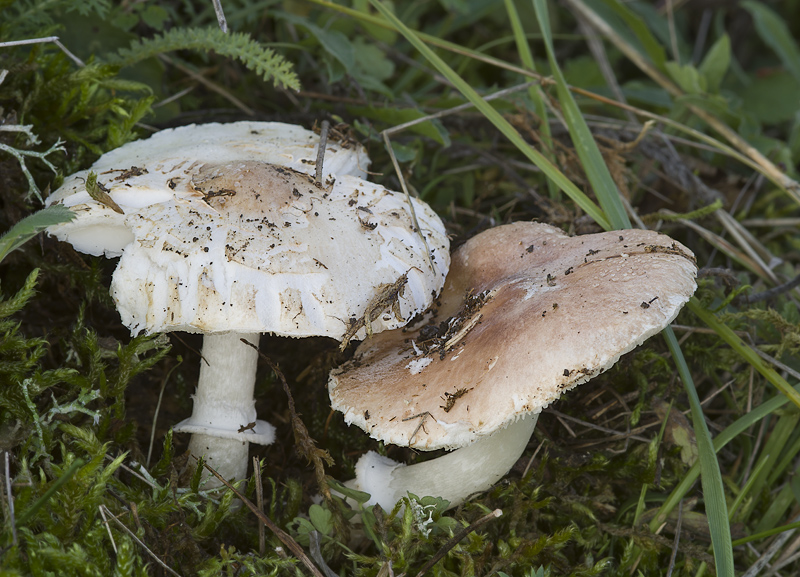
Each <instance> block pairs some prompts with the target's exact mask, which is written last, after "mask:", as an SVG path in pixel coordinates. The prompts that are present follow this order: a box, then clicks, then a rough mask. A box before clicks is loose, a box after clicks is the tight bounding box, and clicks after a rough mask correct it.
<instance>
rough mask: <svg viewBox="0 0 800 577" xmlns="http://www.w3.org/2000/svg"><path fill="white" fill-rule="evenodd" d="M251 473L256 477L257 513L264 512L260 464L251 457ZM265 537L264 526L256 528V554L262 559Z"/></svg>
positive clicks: (265, 547)
mask: <svg viewBox="0 0 800 577" xmlns="http://www.w3.org/2000/svg"><path fill="white" fill-rule="evenodd" d="M253 471H254V472H255V475H256V505H257V506H258V510H259V511H264V487H263V485H262V480H261V463H259V461H258V457H253ZM266 538H267V536H266V533H265V532H264V524H263V523H262V524H260V525H259V526H258V554H259V555H261V556H262V557H263V556H264V553H266V551H267V540H266Z"/></svg>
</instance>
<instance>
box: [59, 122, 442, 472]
mask: <svg viewBox="0 0 800 577" xmlns="http://www.w3.org/2000/svg"><path fill="white" fill-rule="evenodd" d="M318 142H319V138H318V137H317V136H316V135H315V134H314V133H312V132H310V131H307V130H304V129H302V128H299V127H295V126H289V125H285V124H279V123H261V122H239V123H233V124H210V125H202V126H187V127H183V128H177V129H174V130H165V131H163V132H159V133H157V134H155V135H154V136H152V137H151V138H149V139H147V140H142V141H138V142H134V143H131V144H129V145H126V146H124V147H122V148H119V149H117V150H114V151H112V152H110V153H108V154H106V155H104V156H102V157H101V158H100V159H99V160H98V161H97V163H95V165H94V166H93V167H92V168H91V171H92V172H94V173H97V175H98V182H99V181H100V180H102V181H103V183H102V184H99V185H98V186H97V188H98V189H99V193H98V190H93V191H92V190H89V191H87V188H90V189H91V185H90V186H87V185H86V181H87V180H89V173H88V171H83V172H81V173H77V174H75V175H73V176H72V177H70V178H69V179H67V181H66V182H65V184H64V185H63V186H62V187H61V188H60V189H59V190H57V191H56V192H55V193H54V194H53V195H52V196H51V197H50V199H48V202H49V204H63V205H65V206H68V207H70V208H71V209H72V210H73V211H74V212H75V213H76V214H77V218H76V219H75V220H74V221H73V222H71V223H68V224H64V225H58V226H55V227H51V228H50V229H49V233H50V234H52V235H54V236H56V237H58V238H59V239H61V240H66V241H68V242H71V243H72V244H73V245H74V246H75V248H76V249H78V250H80V251H83V252H88V253H90V254H94V255H100V254H105V255H106V256H108V257H113V256H121V258H120V261H119V265H118V266H117V269H116V270H115V272H114V274H113V277H112V283H111V294H112V296H113V298H114V300H115V302H116V304H117V309H118V311H119V313H120V316H121V318H122V322H123V324H125V325H126V326H127V327H128V328H130V329H131V332H132V334H134V335H135V334H138V333H141V332H144V333H147V334H150V333H155V332H164V331H188V332H199V333H203V334H204V335H205V336H204V340H203V350H202V356H203V360H202V362H201V368H200V377H199V381H198V385H197V393H196V395H195V396H194V410H193V413H192V416H191V417H190V418H188V419H186V420H184V421H183V422H181V423H179V424H178V425H177V426H175V427H174V430H175V431H178V432H189V433H192V434H193V436H192V439H191V441H190V446H189V447H190V450H191V452H192V454H193V455H195V456H200V455H205V456H206V459H207V460H208V461H209V462H210V464H211V466H213V467H214V468H215V469H217V470H218V471H219V473H220V474H221V475H223V476H224V477H226V478H241V477H243V476H244V475H245V474H246V471H247V452H248V444H249V443H260V444H269V443H271V442H272V441H273V439H274V428H273V427H272V426H271V425H269V424H268V423H266V422H264V421H261V420H258V419H257V418H256V411H255V401H254V399H253V389H254V384H255V374H256V364H257V359H258V353H257V351H256V350H254V349H253V347H250V346H247V344H245V343H242V342H241V341H242V340H244V341H247V342H249V343H251V344H255V345H257V344H258V338H259V333H262V332H270V333H273V334H276V335H281V336H291V337H305V336H312V335H316V336H328V337H332V338H335V339H338V340H343V339H344V340H349V339H350V338H363V337H364V335H365V334H366V333H367V332H369V333H373V332H374V333H377V332H380V331H382V330H385V329H388V328H395V327H399V326H402V325H403V324H405V322H406V321H407V320H408V319H410V318H411V317H413V316H414V315H415V314H417V312H419V311H423V310H425V308H427V307H428V305H429V304H430V303H431V301H432V299H433V297H434V296H435V295H436V294H437V293H438V292H439V290H440V289H441V287H442V284H443V283H444V276H445V274H446V272H447V268H448V265H449V253H448V241H447V238H446V236H445V231H444V228H443V226H442V223H441V221H440V220H439V218H438V217H437V216H436V215H435V213H434V212H433V211H432V210H431V209H430V208H429V207H428V206H427V205H425V204H424V203H422V202H419V201H416V200H412V202H413V203H414V208H415V211H416V215H417V219H418V221H419V223H420V227H421V229H422V230H421V232H415V228H414V227H413V226H412V224H411V222H412V219H411V216H410V214H409V211H408V202H407V200H406V198H405V197H404V196H403V195H402V194H399V193H395V192H392V191H390V190H387V189H385V188H383V187H382V186H380V185H377V184H373V183H370V182H367V181H365V180H363V179H362V178H360V177H359V176H358V175H363V168H365V167H366V166H367V164H368V158H367V156H366V154H365V153H364V151H363V149H362V148H361V147H360V146H358V145H355V146H350V147H349V148H348V147H346V146H345V145H344V144H342V143H330V142H329V144H328V147H327V149H326V153H325V161H324V172H323V179H322V182H319V183H318V182H316V181H315V180H314V179H313V178H312V177H311V176H310V175H309V173H311V172H313V171H314V169H315V161H314V159H315V158H316V147H317V144H318ZM337 171H339V172H337ZM348 172H351V173H356V174H357V175H355V176H354V175H350V174H347V173H348ZM90 192H91V193H92V194H90ZM426 245H427V246H426Z"/></svg>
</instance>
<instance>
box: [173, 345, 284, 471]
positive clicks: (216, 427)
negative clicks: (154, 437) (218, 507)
mask: <svg viewBox="0 0 800 577" xmlns="http://www.w3.org/2000/svg"><path fill="white" fill-rule="evenodd" d="M258 337H259V335H258V333H224V334H213V335H212V334H209V335H206V336H205V337H203V354H202V360H201V364H200V378H199V380H198V382H197V392H196V394H195V395H194V396H193V397H192V398H193V399H194V409H193V411H192V416H191V417H190V418H188V419H186V420H185V421H182V422H181V423H179V424H178V425H177V426H175V428H174V430H175V431H178V432H185V433H192V439H191V441H190V442H189V451H190V452H191V454H192V455H194V456H195V457H200V456H201V455H202V456H204V457H205V459H206V462H207V463H208V464H209V465H210V466H211V467H213V468H214V469H215V470H216V471H217V472H218V473H219V474H220V475H222V476H223V477H225V478H226V479H231V478H235V479H241V478H243V477H245V476H246V475H247V462H248V459H247V456H248V455H247V454H248V448H249V445H250V443H259V444H262V445H268V444H270V443H272V441H273V440H274V439H275V428H274V427H273V426H272V425H270V424H269V423H266V422H264V421H259V420H257V419H256V407H255V399H254V398H253V390H254V388H255V382H256V365H257V363H258V351H257V350H256V349H254V348H253V347H250V346H247V345H246V344H244V343H243V342H241V339H245V340H247V341H248V342H251V343H256V344H257V343H258ZM212 483H213V482H212Z"/></svg>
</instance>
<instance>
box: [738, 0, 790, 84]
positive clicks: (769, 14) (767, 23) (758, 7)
mask: <svg viewBox="0 0 800 577" xmlns="http://www.w3.org/2000/svg"><path fill="white" fill-rule="evenodd" d="M741 6H742V8H744V9H745V10H747V11H748V12H750V15H751V16H752V17H753V23H754V24H755V26H756V31H757V32H758V35H759V36H761V39H762V40H763V41H764V43H765V44H766V45H767V46H769V47H770V48H772V49H773V50H774V51H775V53H776V54H777V55H778V57H779V58H780V59H781V62H782V63H783V65H784V66H785V67H786V69H787V70H788V71H789V72H790V73H791V74H792V76H794V77H795V78H796V79H797V80H798V81H800V48H798V46H797V42H795V40H794V38H793V37H792V33H791V32H790V31H789V28H788V26H786V22H784V21H783V19H781V17H780V16H779V15H778V14H777V13H775V12H773V11H772V9H771V8H768V7H767V6H766V5H765V4H763V3H761V2H754V1H753V0H746V1H745V2H742V3H741Z"/></svg>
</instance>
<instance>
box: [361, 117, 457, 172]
mask: <svg viewBox="0 0 800 577" xmlns="http://www.w3.org/2000/svg"><path fill="white" fill-rule="evenodd" d="M347 111H348V112H349V113H350V114H352V115H353V116H364V117H366V118H371V119H374V120H379V121H381V122H384V123H386V124H387V125H389V126H398V125H400V124H405V123H407V122H413V121H414V120H419V119H420V118H424V117H426V116H427V114H426V113H424V112H422V111H421V110H417V109H416V108H397V107H394V106H386V107H376V106H349V107H348V108H347ZM407 130H409V131H411V132H416V133H417V134H421V135H422V136H427V137H428V138H431V139H433V140H435V141H436V142H438V143H439V144H441V145H442V146H450V136H449V134H448V133H447V130H445V128H444V126H442V124H441V123H440V122H436V121H432V120H427V121H425V122H419V123H417V124H413V125H411V126H409V127H408V129H407ZM398 160H399V158H398Z"/></svg>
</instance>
